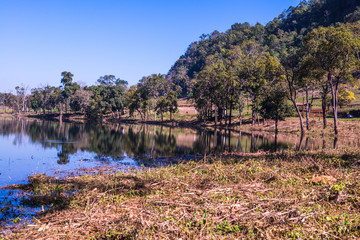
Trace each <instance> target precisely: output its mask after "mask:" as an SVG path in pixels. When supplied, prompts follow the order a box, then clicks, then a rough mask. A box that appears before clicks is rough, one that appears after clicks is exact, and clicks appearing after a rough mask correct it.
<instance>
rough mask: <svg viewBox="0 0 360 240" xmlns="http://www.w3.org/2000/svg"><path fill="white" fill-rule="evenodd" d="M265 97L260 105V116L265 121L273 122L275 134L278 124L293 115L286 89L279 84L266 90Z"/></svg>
mask: <svg viewBox="0 0 360 240" xmlns="http://www.w3.org/2000/svg"><path fill="white" fill-rule="evenodd" d="M266 93H267V94H266V95H265V96H264V98H263V100H262V101H261V103H260V106H261V111H260V112H261V115H262V116H263V117H264V118H266V119H272V120H275V133H277V132H278V122H279V121H283V120H285V118H286V117H290V116H291V115H292V114H293V111H292V108H291V105H290V104H289V103H288V99H287V92H286V89H285V88H284V87H283V86H282V85H281V84H280V83H278V84H275V85H273V86H269V87H267V88H266Z"/></svg>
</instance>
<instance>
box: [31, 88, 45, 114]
mask: <svg viewBox="0 0 360 240" xmlns="http://www.w3.org/2000/svg"><path fill="white" fill-rule="evenodd" d="M42 100H43V98H42V94H41V89H40V88H33V89H31V95H30V107H31V108H32V109H33V110H34V111H35V113H37V112H38V110H39V109H40V108H41V107H42V105H43V104H44V103H43V102H42Z"/></svg>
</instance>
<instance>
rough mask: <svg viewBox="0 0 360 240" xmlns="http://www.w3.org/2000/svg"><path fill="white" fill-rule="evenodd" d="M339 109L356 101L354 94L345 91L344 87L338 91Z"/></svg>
mask: <svg viewBox="0 0 360 240" xmlns="http://www.w3.org/2000/svg"><path fill="white" fill-rule="evenodd" d="M338 100H339V107H340V108H342V107H344V106H346V105H349V104H350V103H351V102H352V101H354V100H356V98H355V94H354V92H352V91H348V90H346V88H345V87H344V86H341V87H340V89H339V99H338Z"/></svg>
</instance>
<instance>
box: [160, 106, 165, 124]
mask: <svg viewBox="0 0 360 240" xmlns="http://www.w3.org/2000/svg"><path fill="white" fill-rule="evenodd" d="M160 113H161V121H162V122H163V121H164V117H163V110H162V109H160Z"/></svg>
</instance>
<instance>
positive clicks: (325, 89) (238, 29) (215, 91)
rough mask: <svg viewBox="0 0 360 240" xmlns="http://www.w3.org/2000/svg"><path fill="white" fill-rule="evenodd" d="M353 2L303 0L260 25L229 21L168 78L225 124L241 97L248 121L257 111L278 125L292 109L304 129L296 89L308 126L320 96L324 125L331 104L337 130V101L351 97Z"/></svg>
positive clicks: (182, 60)
mask: <svg viewBox="0 0 360 240" xmlns="http://www.w3.org/2000/svg"><path fill="white" fill-rule="evenodd" d="M359 6H360V2H359V1H354V0H345V1H334V0H322V1H318V0H313V1H302V2H301V3H300V4H299V5H298V6H296V7H290V8H289V9H288V10H287V11H285V12H284V13H282V14H281V15H280V16H279V17H277V18H275V19H274V20H273V21H271V22H269V23H268V24H267V25H266V26H263V25H261V24H259V23H258V24H256V25H254V26H251V25H250V24H248V23H244V24H234V25H233V26H232V27H231V29H230V30H228V31H226V32H225V33H219V32H218V31H214V32H213V33H212V34H208V35H203V36H201V39H200V41H197V42H194V43H192V44H191V45H190V46H189V48H188V50H187V51H186V53H185V54H184V55H183V56H181V57H180V59H179V60H178V61H177V62H176V63H175V64H174V66H173V67H172V68H171V69H170V71H169V73H168V79H170V81H172V82H174V83H175V84H176V85H179V86H181V87H182V92H181V95H182V96H187V97H189V98H192V99H194V101H195V103H196V107H197V108H198V110H199V112H200V117H201V118H203V119H214V121H215V122H217V121H218V119H219V118H220V120H221V119H223V120H225V123H226V124H231V118H230V117H229V115H232V114H231V112H232V110H233V109H234V107H236V108H237V109H238V111H239V115H240V116H239V118H240V124H241V120H242V119H241V112H242V109H243V106H244V103H243V101H244V96H245V99H247V100H248V99H250V103H249V104H250V106H251V108H252V122H253V124H255V122H256V121H259V115H260V116H261V115H262V117H263V118H268V119H269V118H270V119H275V121H276V122H277V121H278V120H280V119H283V118H284V117H286V116H287V115H289V114H291V109H293V110H295V111H296V112H297V113H298V115H299V118H300V128H301V132H305V127H304V126H303V121H302V116H301V114H300V110H299V104H297V102H296V100H297V98H298V97H299V92H301V93H302V94H301V96H304V97H305V98H306V127H307V128H309V113H310V111H311V106H312V102H313V100H314V98H321V101H322V110H323V121H324V127H326V125H327V122H326V106H328V103H329V102H330V103H331V105H332V109H333V113H334V119H335V133H337V131H338V130H337V111H338V106H339V104H344V103H346V101H350V100H351V99H354V94H353V93H352V92H351V90H352V87H353V86H355V85H356V79H357V78H358V77H357V76H358V75H359V74H358V57H357V55H358V51H359V50H358V47H359V46H358V45H359V42H358V39H359V35H358V34H359V24H358V23H357V22H356V21H357V20H359V19H360V17H359V16H360V10H359ZM340 22H347V23H340ZM324 26H326V27H324ZM286 99H288V100H290V102H291V104H292V105H293V107H292V108H289V105H288V103H287V101H286Z"/></svg>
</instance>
